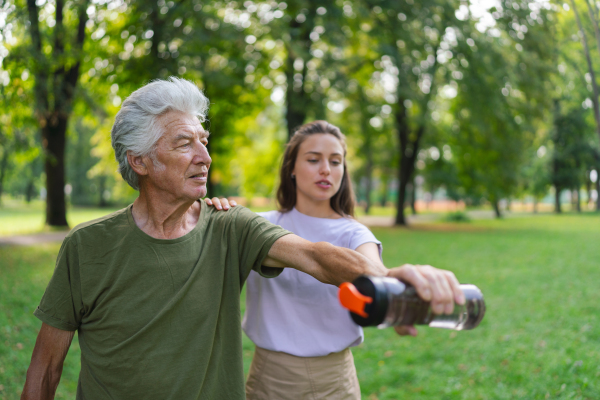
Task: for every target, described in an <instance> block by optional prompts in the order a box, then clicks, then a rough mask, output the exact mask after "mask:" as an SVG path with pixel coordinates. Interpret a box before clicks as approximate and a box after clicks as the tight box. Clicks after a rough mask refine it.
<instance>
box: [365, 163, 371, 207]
mask: <svg viewBox="0 0 600 400" xmlns="http://www.w3.org/2000/svg"><path fill="white" fill-rule="evenodd" d="M369 158H370V157H368V158H367V168H366V176H365V178H366V182H365V183H366V185H365V214H369V211H370V210H371V190H372V187H373V165H372V164H371V160H370V159H369Z"/></svg>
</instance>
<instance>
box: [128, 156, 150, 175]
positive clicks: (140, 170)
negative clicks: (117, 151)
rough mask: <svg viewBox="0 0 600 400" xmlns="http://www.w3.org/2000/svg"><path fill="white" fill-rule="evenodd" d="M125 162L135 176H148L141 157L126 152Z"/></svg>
mask: <svg viewBox="0 0 600 400" xmlns="http://www.w3.org/2000/svg"><path fill="white" fill-rule="evenodd" d="M127 161H128V162H129V165H130V166H131V169H133V171H134V172H135V173H136V174H138V175H148V168H147V167H146V164H145V163H144V160H143V157H142V156H134V155H133V153H132V152H131V150H127Z"/></svg>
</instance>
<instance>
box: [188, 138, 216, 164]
mask: <svg viewBox="0 0 600 400" xmlns="http://www.w3.org/2000/svg"><path fill="white" fill-rule="evenodd" d="M192 161H193V162H194V164H204V165H210V163H211V162H212V159H211V158H210V155H209V154H208V149H207V148H206V146H205V145H203V144H202V143H199V144H198V146H197V149H196V155H195V156H194V159H193V160H192Z"/></svg>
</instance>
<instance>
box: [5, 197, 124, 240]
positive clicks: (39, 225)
mask: <svg viewBox="0 0 600 400" xmlns="http://www.w3.org/2000/svg"><path fill="white" fill-rule="evenodd" d="M45 207H46V203H44V202H42V201H41V200H33V201H32V202H31V203H30V204H25V203H23V202H22V201H20V200H13V199H10V198H9V199H6V198H3V201H2V207H0V236H10V235H24V234H28V233H36V232H42V231H45V230H48V228H47V227H44V221H45V215H44V208H45ZM120 208H122V207H117V208H94V207H89V208H88V207H73V206H69V207H68V209H67V222H68V223H69V225H70V226H71V228H72V227H74V226H75V225H78V224H80V223H82V222H86V221H89V220H92V219H96V218H100V217H102V216H103V215H106V214H110V213H111V212H113V211H116V210H119V209H120Z"/></svg>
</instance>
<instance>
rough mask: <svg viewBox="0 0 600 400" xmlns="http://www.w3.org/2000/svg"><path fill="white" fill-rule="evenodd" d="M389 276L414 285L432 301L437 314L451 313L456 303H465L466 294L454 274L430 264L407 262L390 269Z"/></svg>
mask: <svg viewBox="0 0 600 400" xmlns="http://www.w3.org/2000/svg"><path fill="white" fill-rule="evenodd" d="M388 276H390V277H393V278H396V279H400V280H403V281H405V282H407V283H409V284H411V285H413V286H414V287H415V289H416V291H417V294H418V295H419V297H420V298H422V299H423V300H425V301H430V302H431V309H432V311H433V312H434V313H435V314H443V313H445V314H451V313H452V311H453V310H454V303H455V302H456V303H458V304H464V301H465V300H464V294H463V293H462V290H460V285H459V283H458V280H457V279H456V277H455V276H454V274H453V273H452V272H450V271H446V270H441V269H437V268H434V267H432V266H430V265H416V266H415V265H410V264H406V265H403V266H402V267H400V268H394V269H391V270H389V272H388Z"/></svg>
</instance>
